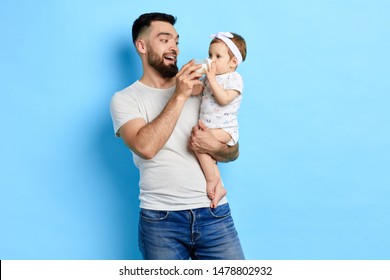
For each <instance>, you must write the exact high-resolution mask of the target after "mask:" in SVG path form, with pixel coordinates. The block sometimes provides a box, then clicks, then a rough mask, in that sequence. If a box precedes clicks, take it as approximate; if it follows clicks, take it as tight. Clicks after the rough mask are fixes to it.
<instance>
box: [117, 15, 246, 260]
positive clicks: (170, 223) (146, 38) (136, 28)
mask: <svg viewBox="0 0 390 280" xmlns="http://www.w3.org/2000/svg"><path fill="white" fill-rule="evenodd" d="M175 22H176V18H174V17H173V16H171V15H167V14H163V13H148V14H143V15H141V16H140V17H139V18H138V19H137V20H135V22H134V24H133V29H132V35H133V43H134V46H135V47H136V50H137V52H138V54H139V56H140V58H141V61H142V67H143V74H142V77H141V79H140V80H138V81H136V82H135V83H133V84H132V85H131V86H129V87H127V88H126V89H124V90H122V91H120V92H117V93H116V94H115V95H114V96H113V98H112V100H111V114H112V118H113V123H114V130H115V133H116V135H117V136H119V137H121V138H122V139H123V141H124V142H125V144H126V145H127V146H128V147H129V148H130V149H131V150H132V152H133V158H134V163H135V165H136V166H137V167H138V169H139V170H140V182H139V186H140V207H141V211H140V220H139V247H140V251H141V253H142V255H143V257H144V258H145V259H169V260H173V259H183V260H184V259H190V258H191V259H202V260H203V259H244V254H243V252H242V248H241V245H240V241H239V239H238V235H237V232H236V230H235V227H234V224H233V220H232V218H231V216H230V208H229V205H228V203H227V200H226V198H223V199H222V200H221V201H220V203H219V205H218V207H217V208H215V209H212V208H210V207H209V206H210V200H209V198H208V196H207V194H206V188H205V186H206V181H205V178H204V175H203V172H202V170H201V168H200V165H199V163H198V161H197V159H196V156H195V154H194V151H196V152H200V153H209V154H210V155H211V156H212V157H213V158H214V159H216V160H217V161H231V160H234V159H236V158H237V157H238V147H237V146H233V147H228V146H227V145H225V144H222V143H220V142H218V141H217V140H216V139H215V138H214V137H213V136H212V134H211V132H210V131H209V130H208V129H207V128H206V127H205V126H204V125H203V124H202V123H199V124H198V125H196V124H197V120H198V116H199V105H200V98H199V96H192V90H193V88H194V87H195V86H197V85H200V84H201V82H200V81H199V78H200V76H201V74H199V73H197V72H196V71H195V70H197V69H199V68H200V66H199V65H195V64H194V61H190V62H189V63H187V64H186V65H184V66H183V68H182V69H181V70H180V71H178V67H177V65H176V62H177V56H178V54H179V48H178V44H179V35H178V34H177V32H176V30H175V28H174V26H173V25H174V24H175ZM191 130H192V135H191ZM189 140H190V143H188V142H189Z"/></svg>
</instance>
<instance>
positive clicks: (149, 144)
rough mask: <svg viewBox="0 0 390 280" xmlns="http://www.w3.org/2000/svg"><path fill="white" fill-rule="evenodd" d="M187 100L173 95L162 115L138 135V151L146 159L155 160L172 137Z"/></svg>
mask: <svg viewBox="0 0 390 280" xmlns="http://www.w3.org/2000/svg"><path fill="white" fill-rule="evenodd" d="M185 102H186V98H183V97H181V96H177V95H173V96H172V98H171V99H170V100H169V101H168V103H167V105H166V106H165V108H164V109H163V111H162V112H161V114H160V115H159V116H158V117H157V118H156V119H154V120H153V121H152V122H151V123H149V124H147V125H145V126H144V127H143V128H141V129H140V130H139V132H138V135H137V138H138V139H137V143H138V147H137V150H139V152H140V153H141V154H143V157H145V158H153V157H154V156H155V155H156V154H157V153H158V152H159V151H160V150H161V148H162V147H163V146H164V145H165V143H166V142H167V141H168V139H169V137H170V136H171V134H172V132H173V130H174V128H175V126H176V123H177V120H178V119H179V116H180V113H181V111H182V109H183V106H184V103H185Z"/></svg>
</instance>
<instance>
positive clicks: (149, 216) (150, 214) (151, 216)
mask: <svg viewBox="0 0 390 280" xmlns="http://www.w3.org/2000/svg"><path fill="white" fill-rule="evenodd" d="M168 215H169V211H160V210H149V209H141V211H140V217H141V218H142V219H143V220H147V221H152V222H153V221H155V222H157V221H162V220H165V219H166V218H167V217H168Z"/></svg>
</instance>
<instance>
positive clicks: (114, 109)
mask: <svg viewBox="0 0 390 280" xmlns="http://www.w3.org/2000/svg"><path fill="white" fill-rule="evenodd" d="M110 112H111V118H112V122H113V126H114V133H115V136H116V137H119V133H118V132H119V129H120V128H121V127H122V126H123V125H124V124H125V123H127V122H128V121H130V120H132V119H136V118H143V116H142V114H141V112H140V110H139V106H138V104H137V101H136V98H135V96H134V95H133V94H131V92H127V91H126V92H122V91H120V92H117V93H115V94H114V96H113V97H112V98H111V103H110Z"/></svg>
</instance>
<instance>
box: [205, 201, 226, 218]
mask: <svg viewBox="0 0 390 280" xmlns="http://www.w3.org/2000/svg"><path fill="white" fill-rule="evenodd" d="M209 211H210V213H211V215H212V216H213V217H214V218H226V217H229V216H230V214H231V213H230V207H229V203H225V204H222V205H219V206H218V207H217V208H209Z"/></svg>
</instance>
